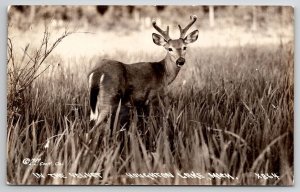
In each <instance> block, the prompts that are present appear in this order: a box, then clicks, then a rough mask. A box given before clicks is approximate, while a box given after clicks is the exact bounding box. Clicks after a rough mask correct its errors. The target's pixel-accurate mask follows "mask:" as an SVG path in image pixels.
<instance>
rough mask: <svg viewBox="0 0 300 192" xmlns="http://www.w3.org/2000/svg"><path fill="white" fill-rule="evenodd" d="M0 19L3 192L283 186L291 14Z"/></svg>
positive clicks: (189, 11) (165, 10)
mask: <svg viewBox="0 0 300 192" xmlns="http://www.w3.org/2000/svg"><path fill="white" fill-rule="evenodd" d="M7 19H8V21H7V52H6V55H7V60H6V62H7V90H6V91H7V132H6V154H5V155H6V175H7V177H6V184H7V185H162V186H164V185H168V186H170V185H196V186H201V185H207V186H220V185H221V186H228V185H238V186H293V185H294V44H295V42H294V35H295V34H294V8H293V7H291V6H282V5H281V6H273V5H269V6H265V5H264V6H261V5H259V6H258V5H257V6H256V5H248V6H241V5H226V6H224V5H194V6H191V5H187V6H184V5H180V6H175V5H127V6H125V5H81V6H79V5H10V6H8V7H7Z"/></svg>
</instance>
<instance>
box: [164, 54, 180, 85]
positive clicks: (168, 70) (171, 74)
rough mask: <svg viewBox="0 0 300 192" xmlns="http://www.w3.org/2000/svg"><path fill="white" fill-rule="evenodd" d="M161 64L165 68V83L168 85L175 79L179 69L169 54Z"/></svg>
mask: <svg viewBox="0 0 300 192" xmlns="http://www.w3.org/2000/svg"><path fill="white" fill-rule="evenodd" d="M161 62H162V63H163V64H164V66H165V78H164V79H165V83H166V84H167V85H169V84H170V83H172V82H173V81H174V79H175V78H176V76H177V74H178V72H179V70H180V68H179V67H177V65H176V63H175V62H174V61H172V59H171V56H170V54H167V55H166V57H165V58H164V59H163V60H162V61H161Z"/></svg>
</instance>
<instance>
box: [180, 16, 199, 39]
mask: <svg viewBox="0 0 300 192" xmlns="http://www.w3.org/2000/svg"><path fill="white" fill-rule="evenodd" d="M191 20H192V21H191V22H190V23H189V24H188V25H187V26H186V27H185V28H184V29H182V28H181V26H180V25H178V27H179V31H180V38H182V39H183V38H184V37H185V34H186V32H187V31H188V30H189V28H190V27H191V26H192V25H193V24H194V23H195V22H196V20H197V16H196V15H192V16H191Z"/></svg>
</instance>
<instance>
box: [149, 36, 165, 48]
mask: <svg viewBox="0 0 300 192" xmlns="http://www.w3.org/2000/svg"><path fill="white" fill-rule="evenodd" d="M152 39H153V42H154V43H155V44H156V45H159V46H164V45H165V44H166V43H167V42H166V40H165V39H164V38H163V37H162V36H161V35H158V34H156V33H152Z"/></svg>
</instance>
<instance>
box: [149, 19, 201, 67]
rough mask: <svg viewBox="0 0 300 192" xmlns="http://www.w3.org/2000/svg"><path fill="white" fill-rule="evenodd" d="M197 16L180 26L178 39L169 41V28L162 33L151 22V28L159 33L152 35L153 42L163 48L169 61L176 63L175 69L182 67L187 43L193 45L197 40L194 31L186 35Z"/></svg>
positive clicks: (197, 32) (196, 34)
mask: <svg viewBox="0 0 300 192" xmlns="http://www.w3.org/2000/svg"><path fill="white" fill-rule="evenodd" d="M196 20H197V16H195V15H194V16H191V22H190V23H189V24H188V25H187V26H186V27H185V28H183V29H182V28H181V26H180V25H178V27H179V31H180V37H179V39H171V38H170V36H169V26H167V30H166V31H164V30H162V29H161V28H159V27H158V26H157V25H156V21H155V20H153V21H152V25H153V27H154V28H155V29H156V30H157V31H158V32H159V33H160V35H159V34H156V33H152V39H153V42H154V43H155V44H156V45H159V46H163V47H164V48H165V49H166V50H167V51H168V54H169V55H170V58H171V60H172V61H173V62H174V63H176V65H177V67H182V66H183V65H184V63H185V54H186V49H187V45H188V44H189V43H193V42H195V41H196V40H197V39H198V34H199V31H198V30H194V31H193V32H191V33H189V34H188V35H186V33H187V31H188V30H189V28H190V27H191V26H192V25H193V24H194V23H195V22H196Z"/></svg>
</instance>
